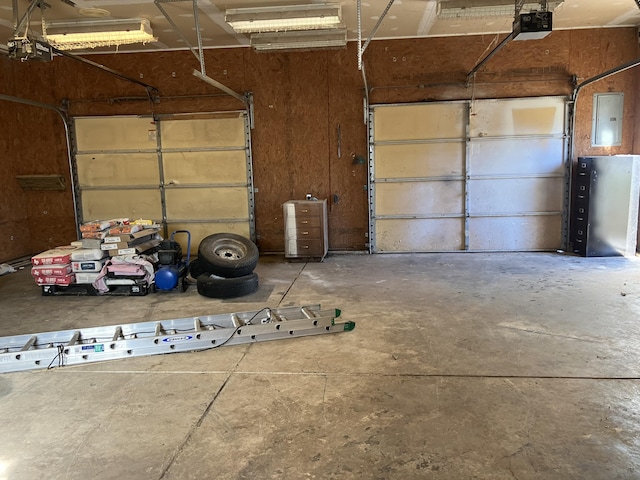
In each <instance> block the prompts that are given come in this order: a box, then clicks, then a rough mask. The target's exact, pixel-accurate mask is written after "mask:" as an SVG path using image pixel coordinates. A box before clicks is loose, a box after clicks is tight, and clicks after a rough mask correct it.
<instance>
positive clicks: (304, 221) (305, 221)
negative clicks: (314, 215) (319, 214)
mask: <svg viewBox="0 0 640 480" xmlns="http://www.w3.org/2000/svg"><path fill="white" fill-rule="evenodd" d="M300 223H304V224H307V223H309V220H302V222H300Z"/></svg>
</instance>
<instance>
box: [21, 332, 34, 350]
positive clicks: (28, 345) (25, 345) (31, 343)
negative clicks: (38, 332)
mask: <svg viewBox="0 0 640 480" xmlns="http://www.w3.org/2000/svg"><path fill="white" fill-rule="evenodd" d="M37 338H38V337H36V336H35V335H32V336H31V338H30V339H29V341H28V342H27V343H25V344H24V347H22V348H21V349H20V351H21V352H24V351H25V350H29V349H30V348H31V347H33V345H34V344H35V343H36V339H37Z"/></svg>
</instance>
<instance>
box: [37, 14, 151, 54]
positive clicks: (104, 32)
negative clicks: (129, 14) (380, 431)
mask: <svg viewBox="0 0 640 480" xmlns="http://www.w3.org/2000/svg"><path fill="white" fill-rule="evenodd" d="M44 30H45V31H44V32H43V34H44V38H45V39H46V41H47V42H48V43H49V44H50V45H52V46H53V47H55V48H58V49H60V50H77V49H82V48H96V47H113V46H119V45H126V44H131V43H148V42H156V41H157V40H158V39H157V38H156V37H154V36H153V31H152V30H151V25H150V23H149V20H147V19H146V18H130V19H116V20H80V21H64V22H50V23H47V24H45V28H44Z"/></svg>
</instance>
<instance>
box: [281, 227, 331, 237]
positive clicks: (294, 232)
mask: <svg viewBox="0 0 640 480" xmlns="http://www.w3.org/2000/svg"><path fill="white" fill-rule="evenodd" d="M286 235H287V239H296V238H297V239H298V240H309V239H313V240H321V239H322V229H321V228H320V227H310V226H306V225H304V226H298V227H297V228H288V229H287V234H286Z"/></svg>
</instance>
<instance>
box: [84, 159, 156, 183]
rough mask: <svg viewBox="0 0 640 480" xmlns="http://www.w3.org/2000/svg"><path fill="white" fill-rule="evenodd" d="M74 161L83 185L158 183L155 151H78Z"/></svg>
mask: <svg viewBox="0 0 640 480" xmlns="http://www.w3.org/2000/svg"><path fill="white" fill-rule="evenodd" d="M76 161H77V165H78V180H79V182H80V184H81V185H83V186H85V187H102V186H116V185H156V186H157V185H159V184H160V175H159V173H158V154H157V153H130V154H122V153H96V154H78V155H76Z"/></svg>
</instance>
